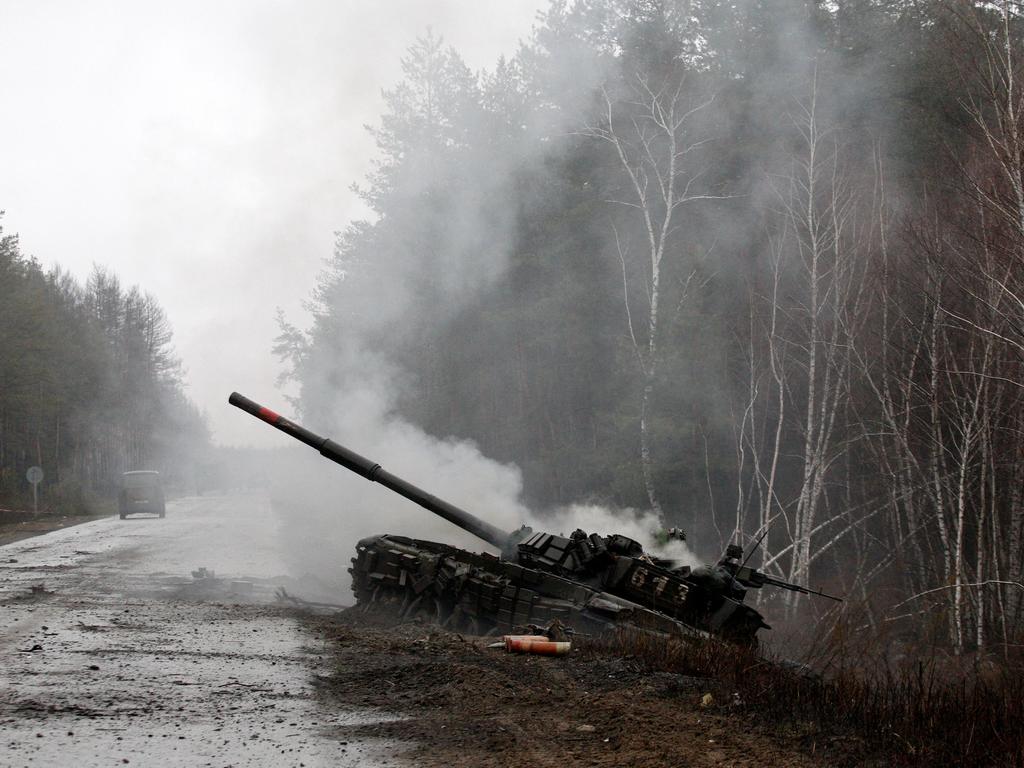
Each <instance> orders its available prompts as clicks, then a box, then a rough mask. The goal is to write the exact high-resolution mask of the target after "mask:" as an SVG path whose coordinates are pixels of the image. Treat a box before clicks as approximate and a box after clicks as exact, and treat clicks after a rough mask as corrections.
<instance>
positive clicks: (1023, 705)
mask: <svg viewBox="0 0 1024 768" xmlns="http://www.w3.org/2000/svg"><path fill="white" fill-rule="evenodd" d="M879 650H880V651H881V649H879ZM584 652H593V653H602V654H603V653H611V654H615V655H619V656H628V657H632V658H633V659H635V660H636V661H637V663H639V664H641V665H643V666H644V667H645V668H646V669H649V670H650V671H658V672H672V673H676V674H684V675H691V676H697V677H708V678H712V679H713V680H714V681H716V684H717V685H718V686H720V688H721V689H723V690H724V691H725V692H726V693H727V695H728V698H729V701H730V704H731V705H733V706H734V707H736V708H737V709H741V710H744V711H750V712H754V713H756V714H757V715H758V716H760V717H763V718H765V719H767V720H770V721H774V722H778V723H782V724H787V725H797V726H799V728H800V730H801V732H804V733H809V734H811V737H812V738H814V739H815V740H820V741H823V742H832V741H835V740H837V739H839V740H842V739H843V738H845V737H852V740H853V741H854V742H855V743H856V744H857V745H858V746H857V750H858V751H859V752H861V753H862V757H863V758H864V759H865V760H867V759H869V758H874V759H875V760H876V761H881V762H882V763H883V764H886V765H908V766H910V765H950V766H952V765H955V766H1024V671H1022V670H1021V669H1020V668H1019V667H1014V666H1010V665H998V666H996V665H992V664H987V665H984V666H982V665H979V664H975V665H973V666H970V667H969V668H968V669H966V670H963V669H960V670H956V671H954V670H953V669H951V668H950V666H949V665H946V664H944V663H942V659H941V658H940V657H939V656H936V655H931V656H930V657H929V658H921V657H918V658H914V659H912V660H907V661H904V662H902V663H901V664H900V665H899V666H898V667H894V665H893V664H891V663H883V662H880V661H874V662H871V663H868V662H867V658H868V656H867V654H866V652H865V650H864V647H863V644H862V646H861V647H860V648H859V649H858V651H857V653H856V654H853V653H852V652H849V653H848V652H847V649H845V648H844V646H843V645H842V643H839V642H837V641H836V639H835V635H834V634H833V635H831V636H830V637H829V638H828V639H827V642H821V643H819V644H818V645H817V647H816V648H815V649H813V651H812V653H811V655H810V657H809V658H813V659H814V663H813V667H814V668H816V669H823V670H824V673H822V674H817V673H812V672H811V671H810V669H808V668H798V667H796V666H795V665H792V664H787V663H786V662H783V661H781V660H778V659H772V658H766V657H765V655H763V654H759V653H758V652H756V651H754V650H753V649H749V648H743V647H738V646H735V645H730V644H727V643H723V642H720V641H693V640H686V641H683V640H678V639H670V638H664V637H658V636H653V635H647V634H639V633H622V634H619V635H617V636H612V637H608V638H605V639H601V640H592V641H590V642H589V643H587V644H586V649H585V651H584ZM884 657H885V654H884V653H881V652H879V653H878V654H877V655H876V656H875V657H874V658H875V659H876V660H877V659H882V658H884ZM854 658H855V659H856V662H857V663H850V662H851V660H852V659H854Z"/></svg>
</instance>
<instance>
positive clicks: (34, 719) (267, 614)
mask: <svg viewBox="0 0 1024 768" xmlns="http://www.w3.org/2000/svg"><path fill="white" fill-rule="evenodd" d="M275 531H276V523H275V521H274V520H273V515H272V513H271V511H270V509H269V504H268V503H267V501H266V500H265V499H264V498H263V497H261V496H255V495H253V496H219V497H196V498H187V499H181V500H177V501H171V502H169V503H168V506H167V517H166V518H165V519H163V520H160V519H156V518H155V517H153V518H142V517H133V518H129V519H127V520H123V521H122V520H118V519H117V518H116V517H112V518H106V519H102V520H97V521H94V522H91V523H87V524H84V525H80V526H77V527H74V528H68V529H64V530H60V531H56V532H53V533H51V534H47V535H45V536H40V537H36V538H32V539H27V540H24V541H20V542H17V543H15V544H9V545H7V546H4V547H0V605H2V608H0V654H2V656H3V663H2V665H0V737H2V741H0V743H2V746H3V755H4V757H3V758H2V761H0V762H2V764H3V765H5V766H7V765H12V766H15V765H19V766H20V765H31V766H40V765H50V766H58V765H60V766H64V765H75V766H76V768H87V767H88V766H112V765H123V764H126V763H129V762H130V763H131V764H136V765H138V764H141V765H210V766H256V765H275V766H276V765H282V766H284V765H294V766H301V765H305V766H319V765H332V766H339V765H340V766H344V765H357V764H358V765H367V764H372V763H373V762H375V761H376V756H377V754H378V753H379V752H380V751H381V749H382V746H383V745H381V744H372V743H360V744H354V743H353V742H352V741H351V740H350V739H348V738H347V737H345V736H344V735H339V733H338V732H337V729H339V728H341V727H344V726H346V725H352V724H353V723H357V722H362V721H365V720H367V719H368V718H369V719H380V718H381V715H379V714H377V715H367V714H365V713H363V714H358V713H351V712H339V711H336V709H335V708H334V707H330V706H327V705H326V704H323V703H321V702H320V701H319V700H318V699H317V696H316V691H315V687H314V681H315V678H316V675H317V674H326V672H327V669H326V664H327V662H326V659H327V655H326V653H325V644H324V642H323V641H322V640H321V639H320V638H318V637H317V636H316V635H314V634H312V633H311V632H310V631H308V630H306V631H304V630H303V629H302V628H301V626H300V623H299V622H298V621H297V620H296V619H295V618H294V617H293V615H292V611H290V610H289V609H287V608H282V607H281V606H280V605H275V604H274V590H275V588H276V587H277V586H278V585H281V584H286V585H289V586H290V585H292V584H293V582H292V581H290V580H289V577H288V574H287V571H286V569H285V566H284V565H283V563H282V561H281V559H280V557H279V554H278V552H277V550H276V547H275V541H276V536H275ZM339 567H340V566H339ZM199 568H208V569H211V570H213V571H214V572H215V573H216V578H213V579H210V578H203V579H197V578H194V577H193V575H192V571H194V570H196V569H199ZM385 719H386V717H385Z"/></svg>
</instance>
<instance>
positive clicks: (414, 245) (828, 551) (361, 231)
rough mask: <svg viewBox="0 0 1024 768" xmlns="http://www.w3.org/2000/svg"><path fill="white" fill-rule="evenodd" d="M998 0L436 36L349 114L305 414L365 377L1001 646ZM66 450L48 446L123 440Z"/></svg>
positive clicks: (1016, 208) (1015, 61)
mask: <svg viewBox="0 0 1024 768" xmlns="http://www.w3.org/2000/svg"><path fill="white" fill-rule="evenodd" d="M1021 10H1022V9H1021V7H1020V5H1019V4H1018V3H1016V2H1010V1H1009V0H1003V1H1002V2H986V3H980V2H969V1H968V0H933V1H930V2H918V1H916V0H835V1H834V2H821V1H819V0H747V1H745V2H728V1H725V0H691V1H685V0H575V1H574V2H569V1H568V0H556V2H553V3H552V4H551V5H550V7H549V8H547V9H546V10H545V11H544V12H543V13H542V14H541V15H540V16H539V17H538V20H537V23H536V25H535V27H534V30H533V33H532V35H531V36H530V37H529V39H527V40H524V41H523V42H522V44H521V46H520V48H519V50H518V52H517V53H516V54H515V55H514V56H512V57H508V58H503V59H501V60H499V61H497V62H496V63H495V64H494V66H493V67H492V68H490V69H488V70H486V71H483V72H473V71H471V70H470V69H469V67H467V65H466V64H465V63H464V62H463V60H462V59H461V58H460V56H459V53H458V52H457V51H456V50H454V49H452V48H451V47H449V46H447V45H446V44H445V43H444V40H443V38H442V37H441V36H439V35H437V34H435V33H427V34H425V35H424V36H422V37H421V38H420V39H418V40H417V41H416V42H415V44H414V45H412V46H411V47H410V48H409V50H408V54H407V56H406V57H405V58H404V59H403V61H402V65H403V71H404V79H403V80H402V82H400V83H399V84H397V85H396V86H395V87H394V88H391V89H389V90H387V91H386V92H385V93H384V102H385V110H384V113H383V115H382V116H381V118H380V120H379V122H378V123H377V124H375V125H373V126H370V127H369V130H370V131H371V132H372V133H373V136H374V138H375V139H376V142H377V146H378V154H377V156H376V158H375V161H374V170H373V172H372V173H371V174H370V175H369V176H368V178H366V179H365V181H364V182H362V183H361V184H359V185H357V187H356V189H357V191H358V192H359V194H360V195H361V196H362V197H363V199H364V201H365V202H366V204H367V205H368V206H369V208H370V209H371V211H372V215H371V216H369V217H368V218H367V219H366V220H364V221H357V222H353V223H350V224H349V225H348V226H347V227H345V228H344V229H343V230H341V231H340V232H339V233H338V239H337V247H336V251H335V254H334V256H333V258H332V259H331V260H330V261H329V263H328V265H327V267H326V268H325V270H324V272H323V273H322V275H321V277H320V281H319V285H318V288H317V290H316V292H315V294H314V295H313V296H312V297H311V308H312V310H313V319H312V324H311V326H310V327H309V328H298V327H296V326H295V325H293V324H291V323H290V322H288V321H287V320H286V319H284V318H282V320H281V335H280V337H279V339H278V343H277V347H276V351H277V353H278V355H279V356H280V357H281V358H282V360H283V362H284V365H285V368H286V371H285V378H291V379H293V380H294V382H295V384H296V385H297V392H298V395H297V398H296V405H297V406H298V408H299V410H300V412H301V414H302V415H303V417H305V418H307V419H308V420H309V421H310V422H311V423H316V424H320V425H324V424H328V425H329V424H331V423H332V419H333V418H334V414H335V411H336V407H337V397H338V393H339V392H344V391H345V390H346V388H347V387H348V386H349V385H350V384H351V382H353V381H356V380H365V379H367V378H373V380H375V381H386V382H388V386H390V387H394V389H395V400H394V405H393V407H394V409H395V410H396V411H397V412H399V413H401V414H402V415H403V417H404V418H407V419H409V420H410V421H411V422H412V423H415V424H417V425H419V426H421V427H422V428H423V429H425V430H426V431H428V432H429V433H430V434H434V435H439V436H453V437H458V438H465V439H469V440H472V441H473V442H474V443H475V444H476V445H478V446H479V447H480V450H481V451H482V452H483V453H485V454H486V455H488V456H491V457H493V458H495V459H497V460H500V461H502V462H508V463H512V464H515V465H517V466H518V467H519V468H520V469H521V471H522V475H523V483H524V493H525V498H526V500H527V502H528V503H529V504H531V505H532V506H534V507H535V508H540V509H555V508H557V507H559V506H561V505H565V504H568V503H571V502H575V501H580V500H590V501H594V502H596V503H601V504H607V505H611V506H615V507H617V508H622V509H626V510H628V509H634V510H650V511H653V512H654V513H655V514H657V515H658V517H659V519H660V520H661V521H662V522H663V524H665V525H675V526H682V527H684V528H685V529H686V531H687V533H688V535H689V538H690V542H691V543H692V544H693V546H694V548H695V549H696V550H697V551H698V552H699V553H700V554H701V555H703V556H705V557H708V558H711V557H717V556H718V553H720V552H721V551H722V548H723V547H724V545H725V544H727V543H729V542H730V541H738V542H740V543H742V544H744V545H745V546H747V547H748V550H749V548H750V546H751V544H752V543H753V542H754V541H755V540H758V539H760V545H759V546H758V547H757V548H756V550H754V551H753V555H752V557H751V561H750V564H751V565H756V566H757V567H759V568H762V569H764V570H765V571H766V572H768V573H769V574H772V575H774V576H776V577H780V578H783V579H786V580H789V581H793V582H797V583H802V584H811V585H813V586H816V587H821V588H827V589H828V590H830V591H833V592H838V593H841V594H843V595H845V596H846V597H847V601H846V603H845V604H844V607H843V609H841V610H846V611H848V612H857V615H858V616H860V617H861V618H862V620H863V626H864V627H867V628H871V629H872V630H877V631H879V632H882V631H888V632H892V631H904V632H912V633H915V635H916V636H917V637H919V638H926V639H928V640H929V641H930V642H934V643H936V644H938V645H942V646H944V647H948V648H950V649H952V650H953V651H954V652H955V653H967V652H970V651H974V650H979V651H980V650H993V651H996V652H999V653H1009V652H1010V649H1011V648H1012V647H1013V646H1014V644H1015V643H1017V642H1019V640H1020V638H1021V631H1022V619H1024V613H1022V612H1024V584H1022V582H1024V579H1022V574H1021V569H1022V563H1024V410H1022V408H1021V405H1022V400H1024V367H1022V363H1024V270H1022V269H1021V264H1022V258H1024V118H1022V111H1024V98H1022V97H1024V68H1022V61H1024V47H1022V42H1024V37H1022V35H1024V17H1022V14H1021ZM7 247H8V250H9V249H10V245H8V246H7ZM5 258H7V259H8V261H9V260H10V257H9V256H6V257H5ZM5 263H6V262H5ZM17 264H18V262H15V268H16V269H20V270H21V272H22V273H24V276H23V277H19V278H18V279H21V280H23V281H24V282H25V285H26V288H25V290H26V291H27V290H36V291H50V292H52V293H53V295H54V296H55V297H66V298H61V299H60V302H59V306H60V307H61V309H60V310H59V311H56V310H55V315H54V318H53V322H54V323H69V322H72V319H71V318H72V317H73V316H75V314H76V313H84V314H86V315H90V316H91V317H92V318H93V323H94V324H95V325H94V326H93V325H90V326H88V327H89V328H93V327H95V329H96V334H95V335H89V336H88V339H86V340H83V342H82V343H81V344H79V345H76V350H69V351H68V353H69V354H75V353H77V350H80V349H81V348H82V347H83V346H85V344H86V343H92V344H100V345H102V344H106V345H107V347H105V348H106V349H108V352H107V354H110V355H113V356H114V359H118V360H120V359H121V358H119V357H118V356H117V355H118V353H117V351H116V350H117V345H116V344H113V345H112V344H111V336H110V335H109V334H110V333H111V330H110V326H109V325H104V323H105V322H106V321H105V320H104V318H105V317H106V315H104V314H103V310H102V309H101V307H105V306H106V305H105V304H104V303H103V302H102V301H101V300H100V297H101V296H103V295H104V291H103V289H102V288H103V287H102V282H103V281H102V279H100V278H97V279H96V280H94V281H93V282H92V283H90V285H89V286H88V287H87V289H86V290H85V293H84V295H83V294H81V293H80V292H78V291H77V289H76V290H72V289H71V288H70V287H69V286H67V285H66V284H65V283H64V282H63V281H62V280H61V279H59V278H50V279H44V278H43V277H42V276H41V275H38V274H34V273H32V270H31V269H30V268H29V267H28V266H26V265H24V264H22V265H21V266H20V267H18V266H17ZM5 269H7V270H10V269H11V267H5ZM4 274H5V275H6V274H7V273H6V272H5V273H4ZM4 279H5V280H9V279H11V278H9V277H5V278H4ZM94 283H95V284H94ZM122 301H123V302H127V303H126V304H122V305H121V306H122V307H124V306H128V305H131V306H134V304H132V302H131V301H130V300H129V299H128V298H127V297H122ZM142 306H145V305H144V304H143V305H142ZM122 314H123V311H122ZM143 315H145V313H143ZM0 327H6V326H5V325H2V324H0ZM91 333H92V331H90V334H91ZM3 344H9V342H8V341H6V340H4V342H3ZM158 347H159V345H158ZM0 348H2V349H4V350H6V349H8V348H9V346H3V347H0ZM120 364H122V365H123V364H127V361H122V362H121V363H120ZM149 373H150V374H155V380H159V379H160V377H161V376H165V375H166V373H167V372H166V371H161V370H159V366H157V368H155V369H151V370H150V371H149ZM40 375H41V376H46V375H50V376H52V375H53V374H46V373H45V372H44V373H40ZM152 380H153V379H146V381H152ZM22 396H23V397H27V396H28V393H26V394H24V395H22ZM91 396H93V395H91V394H90V395H89V396H84V398H83V399H84V400H85V401H89V399H90V397H91ZM4 397H5V402H4V404H3V407H5V408H7V407H9V399H8V398H9V397H10V396H9V395H8V394H7V388H6V387H5V388H4ZM79 397H80V395H79V393H78V392H77V391H70V392H69V391H64V390H62V389H61V388H60V383H59V382H55V386H54V389H53V393H52V395H50V396H48V397H47V398H45V399H39V400H38V404H37V405H36V406H34V410H31V411H29V412H31V413H33V414H34V415H33V416H32V417H31V418H30V419H29V420H27V421H26V422H25V423H23V424H20V425H8V424H7V423H6V422H4V432H3V435H4V440H5V445H6V444H7V443H9V442H11V441H15V440H16V441H18V442H16V443H12V444H16V445H17V446H18V448H6V449H5V450H8V451H9V450H20V451H21V452H22V455H27V453H30V452H31V451H35V450H36V445H37V443H36V442H34V441H35V439H36V438H35V436H36V435H37V434H38V430H39V429H40V428H41V425H44V424H45V425H50V426H49V428H48V431H47V432H46V434H47V437H48V439H47V441H46V442H45V444H41V445H43V448H42V449H41V450H47V451H50V452H51V453H53V452H56V451H57V450H58V441H57V439H56V431H57V430H59V429H60V425H61V424H63V423H65V421H64V420H66V419H69V418H80V416H78V415H77V409H76V407H75V404H76V403H80V402H82V400H81V399H76V398H79ZM103 402H104V403H106V404H105V405H103V406H99V408H100V409H104V408H105V409H107V410H106V411H104V410H100V411H99V413H108V412H109V409H110V408H111V405H110V403H111V402H112V401H111V399H110V398H108V399H107V400H105V401H103ZM5 412H6V411H5ZM88 413H89V415H90V417H93V415H94V414H96V413H97V410H96V409H95V408H94V409H93V410H90V411H88ZM122 415H123V416H125V417H127V416H128V414H122ZM152 417H153V416H152V414H151V413H150V412H146V411H144V412H142V413H138V414H135V413H133V414H131V418H137V419H145V418H152ZM101 423H103V424H107V423H108V422H106V421H105V420H103V421H101ZM135 423H136V422H133V421H129V422H128V423H125V422H124V421H121V422H117V424H118V425H119V427H118V428H119V429H120V430H122V432H123V431H127V432H131V429H132V427H133V426H134V424H135ZM93 428H96V427H95V425H94V426H93ZM111 429H112V430H113V427H112V426H111ZM8 435H12V436H11V437H8ZM106 439H107V440H113V442H115V443H116V444H117V445H118V446H123V445H125V444H126V443H125V441H124V440H123V439H121V437H120V435H119V437H118V438H116V439H115V438H113V434H110V435H108V436H106ZM107 444H109V443H107ZM60 451H61V456H66V457H67V458H65V459H61V461H62V462H63V463H64V466H67V467H68V471H69V472H71V471H74V472H77V473H80V474H81V473H85V474H89V473H97V476H99V474H102V472H103V471H104V468H105V467H107V466H109V464H110V463H111V462H113V461H114V458H113V457H112V455H108V454H103V455H102V456H101V455H93V454H88V455H85V454H76V453H75V448H74V446H73V445H72V446H67V447H61V448H60ZM33 455H34V454H33ZM812 609H813V610H818V609H817V608H814V607H812V606H809V605H808V603H807V600H806V598H804V599H803V600H800V601H798V600H795V599H794V600H791V601H790V602H789V603H787V610H789V611H790V612H791V613H794V612H797V611H800V610H812Z"/></svg>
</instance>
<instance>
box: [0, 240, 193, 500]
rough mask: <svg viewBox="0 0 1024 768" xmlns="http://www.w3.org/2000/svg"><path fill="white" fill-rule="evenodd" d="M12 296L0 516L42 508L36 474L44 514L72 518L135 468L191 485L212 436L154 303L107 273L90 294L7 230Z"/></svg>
mask: <svg viewBox="0 0 1024 768" xmlns="http://www.w3.org/2000/svg"><path fill="white" fill-rule="evenodd" d="M0 296H2V297H3V301H2V302H0V506H5V507H14V508H17V507H18V506H22V507H23V506H25V505H26V503H28V504H30V503H31V502H30V501H28V500H29V499H31V486H30V485H29V484H28V482H27V481H26V479H25V472H26V470H27V469H28V468H29V467H31V466H33V465H36V466H40V467H42V468H43V471H44V472H45V475H46V476H45V479H44V481H43V483H42V484H41V486H40V495H41V504H42V506H44V507H45V508H48V509H54V508H58V509H61V510H62V511H68V512H76V511H87V510H90V509H95V508H97V507H96V502H97V500H102V499H104V498H108V499H109V498H110V497H112V496H113V494H114V493H115V492H116V490H117V487H118V478H119V476H120V474H121V473H122V472H125V471H127V470H132V469H158V470H162V471H163V472H164V474H165V475H166V479H165V482H168V483H169V484H170V485H171V486H172V487H173V486H174V485H175V484H180V483H186V482H189V481H190V479H191V477H192V474H193V473H194V469H195V468H194V466H192V461H193V460H194V459H195V458H196V457H199V456H201V455H202V452H203V450H204V449H205V448H206V447H207V446H208V443H209V432H208V430H207V428H206V424H205V420H204V418H203V416H202V414H200V413H199V411H198V410H197V408H196V407H195V405H194V404H192V403H191V401H189V400H188V399H187V398H186V396H185V395H184V393H183V390H182V383H181V370H180V364H179V362H178V360H177V358H176V357H175V356H174V354H173V350H172V347H171V328H170V325H169V323H168V321H167V317H166V315H165V314H164V311H163V310H162V309H161V307H160V305H159V304H158V302H157V301H156V299H155V298H154V297H153V296H151V295H149V294H147V293H143V292H142V291H140V289H139V288H137V287H132V288H128V289H125V288H124V287H122V286H121V284H120V281H119V280H118V279H117V277H116V276H114V275H113V274H111V273H110V272H108V271H106V270H104V269H103V268H101V267H95V268H94V269H93V272H92V274H91V275H90V276H89V279H88V280H87V281H86V283H85V285H81V284H80V283H79V282H78V281H76V280H75V279H74V278H73V277H72V276H70V275H69V274H67V273H66V272H63V271H61V270H60V269H59V268H57V269H53V270H51V271H49V272H46V271H44V270H43V269H42V268H41V266H40V265H39V263H38V262H37V261H35V260H34V259H32V258H29V257H27V256H25V255H23V254H22V253H21V250H20V248H19V244H18V238H17V237H16V236H14V235H3V232H2V230H0ZM190 443H191V444H190Z"/></svg>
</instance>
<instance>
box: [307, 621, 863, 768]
mask: <svg viewBox="0 0 1024 768" xmlns="http://www.w3.org/2000/svg"><path fill="white" fill-rule="evenodd" d="M308 622H309V624H308V625H309V627H310V629H311V631H314V632H316V634H317V635H318V636H322V637H324V638H326V639H328V640H329V641H330V643H331V644H332V650H333V653H334V654H335V658H334V665H335V671H334V673H333V674H331V675H330V676H328V677H326V678H324V679H322V680H321V683H320V686H319V689H320V692H321V695H322V696H323V697H324V698H325V699H326V700H330V701H335V702H337V706H339V707H341V708H348V707H357V708H384V709H387V710H389V711H392V712H397V713H402V714H404V715H405V719H402V720H398V721H394V722H386V723H364V724H354V725H350V726H347V727H345V728H342V729H339V731H338V734H339V737H348V738H354V739H362V738H374V739H388V740H395V741H399V742H402V743H404V744H405V745H406V746H405V747H404V748H402V749H400V750H398V751H397V752H396V754H397V755H398V756H399V757H401V758H403V759H405V760H408V761H410V762H412V763H413V764H415V765H421V766H431V767H432V766H450V765H465V766H480V767H481V768H490V767H491V766H494V767H495V768H497V767H498V766H524V768H526V767H527V766H528V767H530V768H545V767H546V766H569V765H590V766H627V765H628V766H636V767H637V768H654V766H695V767H697V766H701V767H703V766H718V765H721V766H725V765H728V766H742V767H747V766H750V767H753V766H800V767H802V766H834V765H854V764H861V762H860V760H859V759H858V758H857V757H856V756H855V755H853V754H851V753H850V752H849V751H848V750H847V749H846V748H845V747H844V745H843V744H841V743H839V742H830V743H820V742H819V741H818V740H817V739H816V737H814V736H812V735H809V734H810V733H811V731H810V730H806V731H805V730H802V729H801V728H800V727H799V726H795V725H792V724H790V725H783V726H780V725H778V724H771V723H765V722H763V721H761V720H759V719H758V717H757V716H756V714H752V713H749V712H743V711H741V708H738V707H737V706H736V705H735V702H734V699H733V698H732V696H731V694H730V692H729V691H727V690H722V689H721V688H720V686H718V685H717V684H716V683H715V682H714V681H712V680H707V679H698V678H692V677H684V676H681V675H672V674H664V673H656V674H650V673H647V672H644V671H643V670H642V668H641V665H640V663H639V662H637V661H636V660H632V659H623V658H613V657H608V656H597V657H595V656H594V655H593V654H591V653H587V652H586V651H583V652H578V653H572V654H570V655H569V656H565V657H557V658H545V657H538V656H520V655H511V654H507V653H505V652H504V651H500V650H493V649H489V648H487V647H486V646H487V645H488V644H489V643H491V642H493V640H494V638H486V639H485V638H472V637H464V636H461V635H458V634H454V633H451V632H446V631H443V630H440V629H439V628H437V627H434V626H426V625H422V624H418V623H408V624H403V625H399V626H386V620H383V619H381V618H380V617H375V618H374V617H371V618H367V617H366V616H364V615H361V614H360V613H359V612H358V611H357V610H355V609H353V610H351V611H349V612H346V613H345V614H342V615H340V616H338V617H335V618H332V619H323V618H319V619H317V618H311V619H309V620H308ZM708 694H710V699H708V698H706V697H707V695H708Z"/></svg>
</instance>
